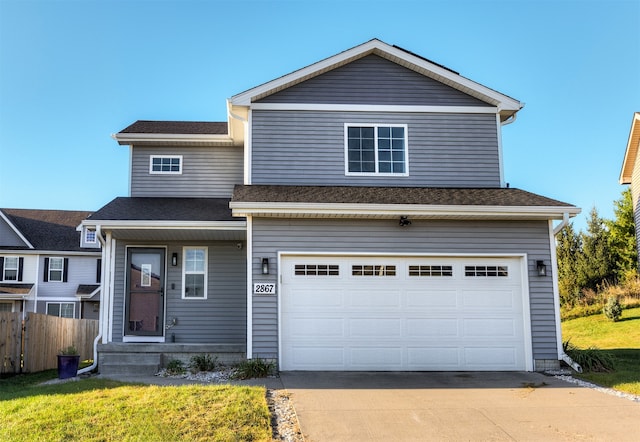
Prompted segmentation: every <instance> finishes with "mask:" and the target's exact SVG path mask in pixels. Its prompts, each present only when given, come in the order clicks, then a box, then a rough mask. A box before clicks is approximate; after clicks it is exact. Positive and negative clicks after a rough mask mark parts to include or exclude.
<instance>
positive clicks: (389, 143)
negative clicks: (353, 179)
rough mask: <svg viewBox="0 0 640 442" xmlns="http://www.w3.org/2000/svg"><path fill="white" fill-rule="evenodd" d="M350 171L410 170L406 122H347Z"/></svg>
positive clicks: (382, 172) (388, 172)
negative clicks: (394, 123)
mask: <svg viewBox="0 0 640 442" xmlns="http://www.w3.org/2000/svg"><path fill="white" fill-rule="evenodd" d="M344 131H345V156H346V158H345V166H346V174H347V175H365V176H370V175H400V176H407V175H408V174H409V167H408V166H409V165H408V158H409V157H408V148H407V125H406V124H397V125H383V124H362V125H356V124H348V123H347V124H345V126H344Z"/></svg>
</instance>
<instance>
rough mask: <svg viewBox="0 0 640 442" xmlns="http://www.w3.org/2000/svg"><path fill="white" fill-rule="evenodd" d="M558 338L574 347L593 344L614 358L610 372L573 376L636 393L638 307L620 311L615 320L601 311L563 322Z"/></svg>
mask: <svg viewBox="0 0 640 442" xmlns="http://www.w3.org/2000/svg"><path fill="white" fill-rule="evenodd" d="M562 338H563V340H564V341H567V340H569V341H570V342H571V344H572V345H574V346H576V347H579V348H590V347H594V348H597V349H599V351H602V352H607V353H610V354H611V355H612V356H613V357H614V358H615V369H614V371H612V372H610V373H582V374H575V377H577V378H580V379H584V380H586V381H589V382H593V383H594V384H597V385H602V386H604V387H610V388H614V389H616V390H620V391H624V392H627V393H631V394H636V395H640V308H634V309H628V310H623V313H622V318H621V319H620V321H618V322H611V321H609V320H608V319H607V318H606V317H605V316H604V315H602V314H600V315H594V316H587V317H584V318H577V319H571V320H568V321H564V322H563V323H562Z"/></svg>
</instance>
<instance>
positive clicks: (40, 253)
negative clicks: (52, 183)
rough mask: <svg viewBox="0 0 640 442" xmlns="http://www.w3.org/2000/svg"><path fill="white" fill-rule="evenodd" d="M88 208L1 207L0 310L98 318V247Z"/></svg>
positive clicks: (99, 255) (99, 274)
mask: <svg viewBox="0 0 640 442" xmlns="http://www.w3.org/2000/svg"><path fill="white" fill-rule="evenodd" d="M89 215H90V212H83V211H72V210H30V209H0V311H10V312H23V313H26V312H35V313H46V314H48V315H55V316H61V317H65V318H78V319H80V318H82V319H98V315H99V305H100V279H101V267H102V266H101V251H100V244H99V243H98V240H97V238H96V234H95V230H91V229H85V230H84V234H83V236H82V237H81V232H80V231H79V229H78V227H79V226H80V224H81V222H82V220H84V219H85V218H87V217H88V216H89Z"/></svg>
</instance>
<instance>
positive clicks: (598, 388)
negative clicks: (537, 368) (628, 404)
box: [548, 372, 640, 403]
mask: <svg viewBox="0 0 640 442" xmlns="http://www.w3.org/2000/svg"><path fill="white" fill-rule="evenodd" d="M548 374H549V375H551V376H553V377H554V378H556V379H560V380H561V381H565V382H569V383H570V384H575V385H578V386H580V387H585V388H591V389H593V390H596V391H599V392H600V393H605V394H609V395H611V396H617V397H621V398H624V399H628V400H630V401H633V402H638V403H640V396H636V395H635V394H631V393H625V392H623V391H618V390H614V389H613V388H605V387H601V386H599V385H596V384H592V383H591V382H587V381H583V380H582V379H576V378H574V377H573V376H570V375H568V374H566V372H562V374H556V373H553V372H548Z"/></svg>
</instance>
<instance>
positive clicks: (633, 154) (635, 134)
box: [620, 112, 640, 184]
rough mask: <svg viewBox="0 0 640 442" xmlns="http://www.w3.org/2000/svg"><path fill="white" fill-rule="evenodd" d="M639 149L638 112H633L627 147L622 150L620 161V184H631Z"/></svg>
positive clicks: (639, 123) (639, 117)
mask: <svg viewBox="0 0 640 442" xmlns="http://www.w3.org/2000/svg"><path fill="white" fill-rule="evenodd" d="M639 149H640V112H636V113H634V114H633V119H632V120H631V130H630V131H629V140H628V141H627V149H626V150H625V152H624V161H623V162H622V170H621V171H620V184H631V178H632V176H633V169H634V168H635V164H636V159H637V157H638V150H639Z"/></svg>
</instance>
